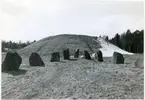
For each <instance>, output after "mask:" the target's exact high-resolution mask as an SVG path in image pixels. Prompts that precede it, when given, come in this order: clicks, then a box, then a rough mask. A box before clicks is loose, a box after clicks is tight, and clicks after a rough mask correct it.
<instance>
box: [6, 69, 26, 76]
mask: <svg viewBox="0 0 145 100" xmlns="http://www.w3.org/2000/svg"><path fill="white" fill-rule="evenodd" d="M26 72H27V70H24V69H18V70H16V71H4V73H8V74H11V75H13V76H18V75H25V74H26Z"/></svg>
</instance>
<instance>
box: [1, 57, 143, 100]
mask: <svg viewBox="0 0 145 100" xmlns="http://www.w3.org/2000/svg"><path fill="white" fill-rule="evenodd" d="M138 56H140V55H132V56H128V55H125V64H113V63H112V58H104V60H105V61H104V62H103V63H101V62H97V61H94V60H85V59H78V60H70V61H67V60H62V59H61V60H62V61H61V62H50V58H49V57H45V56H44V57H43V60H44V62H45V67H40V66H37V67H31V66H29V63H28V58H23V62H22V65H21V67H20V70H19V71H18V72H9V73H2V98H3V99H12V98H13V99H36V98H37V99H50V98H53V99H64V98H73V99H88V98H89V99H119V98H120V99H143V94H144V83H143V82H144V72H143V68H136V67H135V66H134V62H135V60H136V59H137V58H138Z"/></svg>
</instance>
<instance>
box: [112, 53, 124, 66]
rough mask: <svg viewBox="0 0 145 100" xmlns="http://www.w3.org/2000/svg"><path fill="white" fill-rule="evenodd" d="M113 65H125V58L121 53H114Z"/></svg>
mask: <svg viewBox="0 0 145 100" xmlns="http://www.w3.org/2000/svg"><path fill="white" fill-rule="evenodd" d="M113 63H115V64H124V57H123V55H122V54H121V53H118V52H114V53H113Z"/></svg>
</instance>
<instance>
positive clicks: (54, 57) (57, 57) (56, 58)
mask: <svg viewBox="0 0 145 100" xmlns="http://www.w3.org/2000/svg"><path fill="white" fill-rule="evenodd" d="M50 61H51V62H55V61H56V62H57V61H58V62H59V61H60V54H59V52H53V53H52V54H51V60H50Z"/></svg>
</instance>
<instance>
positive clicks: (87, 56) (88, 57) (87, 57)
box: [84, 50, 91, 60]
mask: <svg viewBox="0 0 145 100" xmlns="http://www.w3.org/2000/svg"><path fill="white" fill-rule="evenodd" d="M84 58H85V59H88V60H91V56H90V54H89V53H88V51H86V50H85V51H84Z"/></svg>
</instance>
